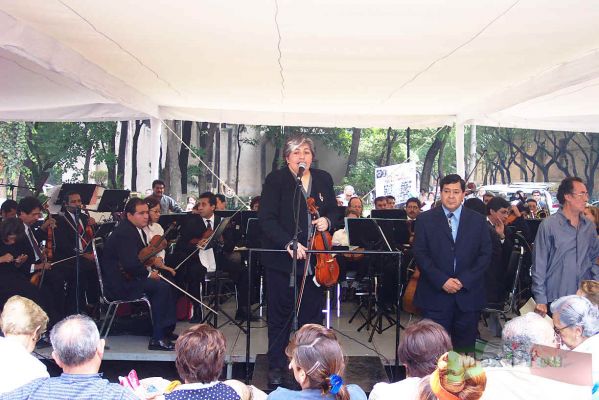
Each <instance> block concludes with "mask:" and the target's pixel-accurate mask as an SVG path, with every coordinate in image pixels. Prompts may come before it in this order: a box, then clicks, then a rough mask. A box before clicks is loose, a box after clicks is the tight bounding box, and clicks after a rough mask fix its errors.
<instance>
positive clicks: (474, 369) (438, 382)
mask: <svg viewBox="0 0 599 400" xmlns="http://www.w3.org/2000/svg"><path fill="white" fill-rule="evenodd" d="M486 386H487V374H486V373H485V370H484V369H483V368H482V367H481V366H480V365H479V364H478V363H477V361H475V360H474V358H472V357H468V356H462V355H459V354H458V353H456V352H453V351H450V352H448V353H445V354H443V355H442V356H441V357H440V358H439V362H438V363H437V369H436V370H435V371H434V372H433V373H432V374H431V375H430V376H428V377H425V378H423V379H422V381H421V382H420V385H419V388H418V397H417V398H418V399H419V400H433V399H439V400H454V399H455V400H478V399H480V398H481V397H482V395H483V392H484V391H485V387H486Z"/></svg>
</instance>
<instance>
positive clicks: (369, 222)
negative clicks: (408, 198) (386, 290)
mask: <svg viewBox="0 0 599 400" xmlns="http://www.w3.org/2000/svg"><path fill="white" fill-rule="evenodd" d="M389 211H396V210H389ZM398 211H399V210H398ZM345 224H346V226H347V233H348V237H349V244H350V246H358V247H363V248H364V249H366V250H382V251H385V250H387V251H392V247H391V245H390V244H389V240H388V239H387V237H386V235H385V233H383V229H381V227H380V226H379V224H378V223H377V220H375V219H372V218H346V219H345ZM373 264H374V257H373V258H371V259H370V260H369V263H368V276H369V277H370V280H371V284H370V285H369V286H368V314H367V315H368V316H367V317H365V321H364V323H363V324H362V325H361V326H360V327H359V328H358V332H360V331H361V330H362V329H363V328H365V327H367V330H368V329H370V328H372V331H371V332H370V337H369V339H368V341H369V342H372V338H373V336H374V333H375V332H378V333H379V334H381V333H383V332H384V331H385V330H387V329H389V328H391V327H392V326H394V325H395V324H396V323H399V320H397V321H396V320H394V319H393V318H392V317H391V316H390V315H389V314H388V313H387V312H386V311H385V307H384V304H383V303H382V301H381V299H380V298H379V296H378V294H377V292H378V291H377V287H378V280H377V279H376V278H375V273H374V265H373ZM400 268H401V260H400V262H399V263H398V270H399V269H400ZM398 272H399V271H398ZM373 286H374V293H373V290H372V289H373ZM373 295H374V299H375V304H376V307H375V309H376V312H374V313H373V312H372V309H373V303H372V298H373ZM362 306H363V304H362V305H360V307H359V308H358V309H357V310H356V312H355V313H354V315H353V316H352V317H351V318H350V320H349V322H350V323H351V322H352V320H353V319H354V317H355V316H356V315H357V314H358V313H360V312H361V307H362ZM398 307H399V306H398ZM398 310H399V309H398ZM362 315H363V314H362ZM383 317H385V319H386V320H387V321H388V323H389V325H388V326H387V327H386V328H384V329H383Z"/></svg>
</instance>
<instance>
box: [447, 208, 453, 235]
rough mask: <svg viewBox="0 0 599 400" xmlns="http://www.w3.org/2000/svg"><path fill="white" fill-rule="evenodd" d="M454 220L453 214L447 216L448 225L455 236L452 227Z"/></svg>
mask: <svg viewBox="0 0 599 400" xmlns="http://www.w3.org/2000/svg"><path fill="white" fill-rule="evenodd" d="M452 218H453V213H449V214H447V224H448V225H449V230H451V233H452V234H453V226H452V225H451V219H452Z"/></svg>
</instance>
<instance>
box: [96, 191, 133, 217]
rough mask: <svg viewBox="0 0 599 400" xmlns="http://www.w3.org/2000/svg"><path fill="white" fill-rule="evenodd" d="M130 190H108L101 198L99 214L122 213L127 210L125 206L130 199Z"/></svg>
mask: <svg viewBox="0 0 599 400" xmlns="http://www.w3.org/2000/svg"><path fill="white" fill-rule="evenodd" d="M129 194H131V191H129V190H120V189H114V190H112V189H106V190H104V193H103V194H102V197H101V198H100V204H98V209H97V210H96V211H97V212H110V213H115V212H122V211H124V210H125V204H127V200H128V199H129Z"/></svg>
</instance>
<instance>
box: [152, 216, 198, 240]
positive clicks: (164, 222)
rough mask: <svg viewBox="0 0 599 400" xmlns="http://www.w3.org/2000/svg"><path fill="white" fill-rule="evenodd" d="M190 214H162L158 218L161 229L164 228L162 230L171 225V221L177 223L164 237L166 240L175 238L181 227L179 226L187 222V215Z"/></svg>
mask: <svg viewBox="0 0 599 400" xmlns="http://www.w3.org/2000/svg"><path fill="white" fill-rule="evenodd" d="M191 215H192V214H191V213H179V214H162V215H161V216H160V218H159V219H158V223H159V224H160V226H161V227H162V229H164V232H166V231H167V229H168V228H169V226H171V224H172V223H173V222H176V223H177V228H176V229H174V230H173V231H171V232H169V234H168V236H167V237H165V239H166V240H173V239H176V238H177V235H178V232H179V229H181V227H182V226H183V225H185V223H186V222H187V220H188V219H189V217H190V216H191Z"/></svg>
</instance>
